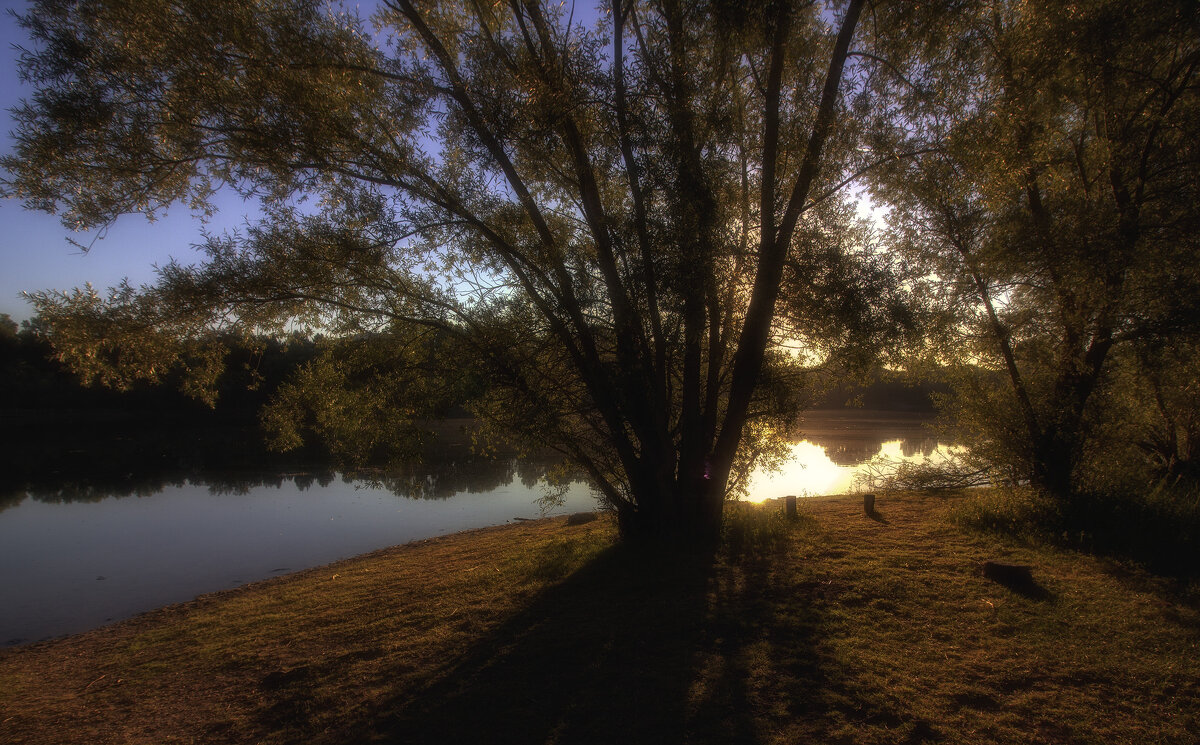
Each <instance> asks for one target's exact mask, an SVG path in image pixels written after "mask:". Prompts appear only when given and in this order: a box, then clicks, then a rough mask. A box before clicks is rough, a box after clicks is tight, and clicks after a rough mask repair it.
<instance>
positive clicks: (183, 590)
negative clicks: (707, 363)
mask: <svg viewBox="0 0 1200 745" xmlns="http://www.w3.org/2000/svg"><path fill="white" fill-rule="evenodd" d="M925 422H926V420H925V419H923V418H921V417H918V416H905V415H896V414H892V413H880V412H863V411H849V412H821V413H814V414H812V415H810V416H809V417H807V418H806V420H805V422H804V423H803V425H802V426H801V427H800V430H799V432H800V436H799V439H798V441H797V442H796V443H794V444H793V445H792V451H793V454H794V455H795V459H794V460H793V461H792V462H790V463H788V464H787V465H786V466H785V467H784V468H783V470H782V471H780V472H776V473H756V474H755V476H754V478H753V480H752V482H751V483H752V486H751V498H752V499H755V500H762V499H769V498H774V497H781V496H785V495H787V494H796V495H799V496H806V495H817V494H836V493H842V492H845V491H847V490H848V489H850V488H851V486H852V484H853V480H854V478H855V477H856V475H858V474H860V473H862V471H863V468H864V464H866V463H867V462H869V461H870V459H871V458H872V457H874V456H876V455H881V454H882V455H890V456H894V457H897V458H910V459H912V458H917V459H919V458H923V457H927V456H930V455H932V454H934V453H936V452H938V449H939V447H941V448H943V449H944V447H945V446H944V444H942V443H939V442H938V441H937V440H936V439H934V438H933V437H932V436H931V435H930V434H929V432H928V431H927V430H926V429H925V428H924V424H925ZM551 465H552V464H551V463H550V462H549V461H546V460H536V459H529V460H515V459H509V460H500V461H495V460H479V459H470V458H457V459H441V460H437V459H434V460H431V461H430V462H429V463H427V464H426V465H424V466H421V467H414V468H413V469H410V470H409V471H408V472H407V473H405V474H391V475H387V476H382V475H365V476H364V475H361V474H360V475H353V476H352V475H344V474H340V473H335V472H331V471H303V472H292V473H267V474H263V473H247V472H237V473H212V474H201V475H197V474H190V475H188V476H187V477H186V478H180V479H171V478H169V477H166V478H164V477H161V476H160V477H158V478H156V479H150V480H140V481H139V480H136V479H134V478H132V477H130V478H129V479H128V480H127V481H126V482H125V483H108V484H106V485H103V486H101V485H98V484H80V483H69V484H54V485H51V486H44V487H36V488H28V489H23V490H22V491H20V492H19V493H14V494H8V495H0V592H2V593H3V598H4V602H3V604H0V646H12V645H16V644H24V643H28V642H32V641H37V640H41V639H46V638H50V637H55V636H60V635H63V634H70V633H76V632H79V631H84V630H87V629H90V628H94V627H97V626H101V625H103V624H106V623H109V622H112V621H116V620H119V619H122V618H128V617H130V616H133V615H136V614H137V613H141V612H144V611H147V610H151V609H153V608H157V607H160V606H163V605H167V604H171V603H177V602H181V601H186V600H189V599H191V598H194V597H196V596H197V595H200V594H203V593H208V592H214V591H218V590H224V589H229V588H232V587H237V586H239V585H242V584H245V583H247V582H253V581H256V580H261V579H266V578H268V577H272V576H278V575H280V574H284V573H287V572H294V571H299V570H301V569H305V568H308V567H313V566H319V565H322V564H327V563H329V562H332V561H336V560H338V559H340V558H345V557H350V556H354V555H357V554H361V553H365V552H368V551H372V550H375V549H378V548H383V547H386V546H391V545H395V544H398V543H406V542H408V541H413V540H418V539H422V538H429V537H432V536H437V535H442V534H446V533H452V532H456V531H460V530H466V529H470V528H477V527H484V526H488V525H498V524H503V523H505V522H509V521H512V520H514V519H518V518H535V517H539V516H541V515H542V514H543V508H542V505H541V504H540V503H539V500H540V499H541V498H542V497H543V496H545V494H546V493H547V491H548V489H549V488H548V486H547V484H546V482H545V479H544V475H545V473H546V470H547V468H549V467H550V466H551ZM595 508H596V502H595V499H594V497H593V496H592V494H591V490H590V489H589V488H588V486H587V485H586V484H585V483H582V482H575V483H572V484H570V485H569V487H568V488H567V489H566V491H565V493H563V494H562V495H561V504H558V505H556V506H553V507H551V508H550V509H548V510H546V511H545V514H548V515H555V514H564V513H571V512H578V511H583V510H591V509H595Z"/></svg>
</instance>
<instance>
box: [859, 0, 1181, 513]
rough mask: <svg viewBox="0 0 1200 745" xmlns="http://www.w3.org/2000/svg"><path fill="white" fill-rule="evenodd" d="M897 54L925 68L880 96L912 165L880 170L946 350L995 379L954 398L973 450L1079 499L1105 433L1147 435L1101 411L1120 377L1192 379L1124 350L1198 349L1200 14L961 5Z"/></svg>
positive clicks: (1146, 7)
mask: <svg viewBox="0 0 1200 745" xmlns="http://www.w3.org/2000/svg"><path fill="white" fill-rule="evenodd" d="M907 43H909V44H915V45H917V46H919V47H921V49H920V52H919V53H918V56H919V57H921V58H922V59H924V60H925V65H924V67H923V68H921V69H920V70H918V71H916V74H914V75H913V76H912V77H911V78H909V79H907V80H905V81H904V82H903V83H901V84H897V85H896V86H895V87H894V88H893V90H892V93H893V94H894V97H893V98H892V101H893V102H894V105H895V106H896V107H897V109H898V110H901V111H903V120H904V121H905V122H906V127H905V128H904V129H903V130H900V129H897V130H895V131H896V132H898V133H899V134H898V136H897V138H896V140H897V142H898V143H900V144H898V145H897V146H898V147H901V148H903V149H904V150H906V151H914V150H921V151H922V154H921V155H920V156H919V157H914V158H910V159H906V160H904V161H893V162H892V163H890V164H889V166H890V167H889V168H887V169H880V170H878V171H876V172H875V173H876V174H877V175H879V176H881V177H882V178H880V179H879V180H878V182H877V183H878V187H879V188H878V194H879V196H880V197H881V198H883V199H886V200H887V201H888V202H889V203H890V204H891V205H892V206H893V210H892V212H891V216H890V217H891V222H892V225H893V226H894V228H895V232H894V234H893V237H894V240H893V243H892V245H893V246H894V247H896V248H897V249H899V250H900V251H901V252H903V253H904V254H905V255H907V256H908V257H910V258H912V259H915V260H916V261H918V262H919V263H920V264H921V265H922V266H923V267H924V268H925V271H926V272H927V273H928V277H929V280H928V281H927V282H926V283H925V286H926V287H927V288H929V289H930V290H931V291H932V293H931V294H932V295H934V296H935V297H937V298H938V299H939V300H940V302H941V303H942V305H943V307H944V308H945V309H946V311H947V325H946V326H945V328H946V330H947V333H946V335H945V337H944V338H943V341H944V342H948V343H946V344H944V345H943V346H942V347H941V349H940V350H938V351H939V352H940V353H941V354H942V355H943V356H944V357H945V358H949V359H952V360H957V361H959V362H961V363H968V364H979V363H983V364H985V365H987V366H991V367H992V368H993V369H998V370H1002V371H1003V372H1004V376H1005V377H1006V379H1007V386H1006V388H1005V389H997V388H995V387H994V386H992V385H991V384H990V383H991V381H994V380H995V378H991V377H988V376H986V375H983V376H980V375H971V376H970V377H969V378H968V379H967V380H965V381H964V384H963V386H962V387H961V390H960V391H959V395H958V396H956V397H954V398H953V399H952V409H953V412H954V414H955V415H956V417H957V421H958V424H959V426H960V429H961V430H962V431H963V432H965V433H967V434H968V436H969V438H970V443H971V445H972V448H973V450H974V451H975V452H976V454H977V455H980V456H984V457H987V458H989V459H991V460H992V462H993V463H995V464H997V465H1000V466H1003V467H1005V469H1006V470H1008V471H1009V472H1010V473H1012V474H1013V475H1014V477H1016V478H1020V479H1029V480H1031V481H1032V482H1033V483H1034V484H1036V485H1038V486H1040V487H1042V488H1044V489H1046V490H1047V491H1049V492H1051V493H1053V494H1055V495H1056V496H1059V497H1069V496H1072V495H1073V494H1074V493H1075V492H1077V491H1079V489H1080V486H1081V483H1082V479H1083V478H1084V474H1083V471H1082V470H1081V469H1085V470H1086V466H1087V465H1088V464H1092V465H1095V464H1096V463H1097V462H1098V461H1102V460H1104V459H1111V458H1112V454H1111V453H1109V452H1107V451H1104V450H1102V449H1101V448H1100V444H1101V443H1102V441H1103V440H1104V439H1105V438H1106V437H1108V436H1109V434H1111V431H1112V430H1114V429H1118V428H1121V427H1123V428H1124V429H1125V430H1126V432H1125V437H1124V439H1125V441H1126V442H1133V441H1135V440H1136V439H1138V438H1139V437H1142V436H1144V435H1143V434H1142V433H1143V432H1144V430H1138V429H1137V428H1136V427H1134V426H1133V425H1134V424H1135V422H1134V420H1131V419H1128V418H1126V419H1123V420H1121V422H1120V423H1115V422H1114V421H1113V417H1115V416H1119V413H1118V412H1120V411H1121V410H1122V408H1125V409H1128V406H1123V405H1118V403H1117V402H1115V401H1114V400H1113V399H1112V396H1113V393H1114V391H1113V389H1112V383H1113V377H1114V371H1115V370H1116V369H1117V367H1118V366H1119V365H1120V364H1134V365H1135V366H1136V365H1137V363H1138V361H1139V360H1140V361H1141V362H1144V363H1146V364H1149V365H1151V366H1152V367H1154V368H1156V370H1149V369H1147V368H1145V367H1142V368H1141V369H1140V370H1139V371H1137V372H1135V374H1141V375H1148V376H1149V378H1150V379H1151V380H1152V381H1155V380H1158V381H1160V382H1161V379H1162V377H1163V376H1168V377H1171V376H1174V378H1175V379H1174V380H1173V381H1171V382H1169V383H1167V387H1168V388H1170V387H1175V388H1178V387H1180V386H1181V385H1186V384H1188V382H1189V380H1188V376H1189V375H1191V374H1192V373H1190V372H1185V371H1186V370H1187V369H1188V368H1187V365H1167V364H1162V365H1158V364H1157V363H1155V362H1153V361H1152V360H1153V359H1159V358H1155V357H1153V356H1147V355H1142V356H1140V357H1138V356H1137V355H1135V354H1133V347H1134V346H1144V345H1146V344H1149V345H1150V346H1152V347H1155V348H1161V347H1177V346H1179V345H1182V346H1183V347H1186V348H1190V349H1192V350H1194V349H1195V344H1196V339H1197V332H1200V325H1198V323H1197V319H1198V318H1200V316H1198V315H1197V314H1196V312H1195V310H1196V303H1197V299H1198V298H1200V275H1198V274H1197V272H1196V266H1197V259H1198V257H1200V251H1198V249H1200V245H1198V243H1197V235H1198V232H1197V231H1198V229H1200V219H1198V218H1200V213H1198V211H1197V209H1196V205H1197V204H1198V203H1200V186H1198V185H1200V145H1198V143H1200V85H1198V84H1200V14H1198V12H1197V6H1196V5H1195V3H1190V2H1123V1H1122V2H1114V1H1112V0H1090V1H1088V2H1080V3H1059V2H1040V1H1039V2H990V3H967V4H963V5H962V6H960V8H959V9H958V11H957V12H956V13H955V14H954V15H953V18H952V19H948V25H947V27H946V29H945V32H944V33H939V34H928V35H924V36H919V37H917V38H913V39H909V40H907ZM881 81H882V79H881ZM882 82H888V83H892V82H895V79H894V78H893V79H889V80H887V81H882ZM1123 349H1124V350H1126V351H1125V353H1123V354H1118V353H1119V352H1121V350H1123ZM1189 355H1191V356H1193V357H1194V352H1187V353H1183V354H1182V358H1187V357H1188V356H1189ZM1180 358H1181V356H1180V354H1176V355H1175V357H1173V359H1180ZM1161 359H1165V358H1161ZM1122 360H1124V362H1122ZM1193 369H1194V368H1193ZM1179 375H1183V376H1184V377H1182V378H1180V377H1178V376H1179ZM1190 382H1191V385H1193V386H1194V377H1193V378H1191V380H1190ZM1126 390H1127V391H1129V390H1132V389H1131V388H1127V389H1126ZM1159 390H1160V391H1161V390H1163V388H1161V387H1160V388H1159ZM1154 400H1155V399H1154V398H1153V397H1143V398H1142V399H1141V402H1142V403H1141V404H1140V405H1141V406H1143V407H1145V408H1151V407H1154V406H1155V404H1154ZM1158 400H1159V401H1163V400H1164V399H1163V397H1162V396H1161V395H1160V396H1159V397H1158ZM1164 423H1165V424H1167V425H1169V428H1170V429H1172V430H1178V427H1177V426H1176V424H1177V423H1174V422H1171V421H1170V417H1169V416H1168V417H1167V419H1166V420H1164ZM1161 435H1162V436H1163V437H1164V438H1166V439H1165V440H1162V441H1161V442H1160V445H1161V446H1162V447H1163V448H1167V449H1174V448H1175V445H1172V444H1170V442H1171V439H1170V438H1171V437H1174V435H1168V433H1167V432H1166V431H1164V432H1162V433H1161ZM1177 456H1178V453H1176V454H1175V457H1177ZM1164 457H1168V456H1165V455H1164Z"/></svg>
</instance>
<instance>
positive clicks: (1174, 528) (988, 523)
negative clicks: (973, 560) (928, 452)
mask: <svg viewBox="0 0 1200 745" xmlns="http://www.w3.org/2000/svg"><path fill="white" fill-rule="evenodd" d="M957 519H958V520H959V522H960V523H961V524H963V525H965V526H967V527H970V528H973V529H977V530H983V531H987V532H993V533H1001V534H1004V535H1010V536H1014V537H1017V538H1021V539H1023V540H1031V541H1035V542H1048V543H1054V544H1057V545H1061V546H1066V547H1070V548H1075V549H1079V550H1083V551H1087V552H1090V553H1095V554H1099V555H1104V556H1113V557H1117V558H1123V559H1129V560H1132V561H1135V562H1137V563H1139V564H1143V565H1145V566H1146V567H1147V568H1148V569H1151V570H1153V571H1155V572H1157V573H1160V574H1165V575H1170V576H1179V577H1185V576H1186V577H1200V550H1198V549H1200V490H1197V489H1195V488H1183V487H1172V486H1167V485H1160V486H1159V487H1157V488H1155V489H1152V490H1150V491H1148V492H1128V491H1126V492H1115V491H1113V492H1091V493H1086V494H1080V495H1077V496H1075V497H1073V498H1071V499H1069V500H1064V501H1056V500H1053V499H1051V498H1049V497H1048V496H1046V495H1045V494H1042V493H1040V492H1037V491H1034V490H1031V489H1000V488H997V489H989V490H987V491H985V492H983V493H981V494H980V495H978V496H977V497H975V498H974V499H972V500H970V501H969V502H967V503H966V504H964V505H963V506H962V507H961V508H960V509H959V510H958V511H957Z"/></svg>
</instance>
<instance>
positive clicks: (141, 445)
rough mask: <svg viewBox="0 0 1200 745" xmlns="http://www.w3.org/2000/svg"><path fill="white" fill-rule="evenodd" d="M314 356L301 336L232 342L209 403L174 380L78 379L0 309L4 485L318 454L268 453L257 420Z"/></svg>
mask: <svg viewBox="0 0 1200 745" xmlns="http://www.w3.org/2000/svg"><path fill="white" fill-rule="evenodd" d="M314 354H315V343H314V342H313V341H312V340H310V339H305V338H303V337H295V338H291V339H288V340H286V341H285V342H280V341H274V340H259V341H257V342H256V343H255V344H254V345H253V346H251V345H240V346H237V347H235V348H234V350H233V352H232V355H233V357H234V359H233V360H231V364H229V365H228V367H227V370H226V372H225V374H224V376H223V377H222V380H221V383H220V394H221V395H220V397H219V398H218V400H217V403H216V405H215V406H214V407H209V406H207V405H205V404H204V403H202V402H200V401H197V400H195V399H193V398H190V397H188V396H186V395H184V394H183V393H181V392H180V391H179V388H178V386H176V385H172V384H171V383H172V382H173V381H167V382H166V383H165V384H163V385H148V384H138V385H134V386H133V387H132V388H131V389H130V390H125V391H118V390H112V389H108V388H104V387H100V386H94V387H89V386H85V385H82V384H81V383H80V381H79V379H78V378H77V377H76V376H75V375H74V374H72V373H71V372H69V371H68V370H66V369H65V368H64V367H63V366H62V365H61V364H59V363H58V362H57V361H56V360H55V359H54V358H53V353H52V350H51V348H50V345H49V344H48V343H47V342H46V341H45V340H44V339H43V338H42V337H41V336H40V335H38V334H37V333H36V331H35V330H34V329H33V328H30V326H29V324H26V325H25V327H24V328H22V329H21V330H20V331H18V330H17V328H16V326H15V324H13V323H12V322H11V321H9V320H8V319H7V318H3V317H0V427H2V428H3V432H4V443H5V444H4V446H3V448H2V450H0V464H2V468H0V492H11V491H14V490H19V489H23V488H24V485H32V484H65V483H69V482H71V481H72V480H75V479H83V480H89V481H90V480H98V481H104V482H110V483H111V482H117V481H121V480H122V479H126V478H131V477H132V476H134V475H136V476H137V477H139V478H143V477H146V476H147V475H153V474H156V473H166V472H169V473H172V474H180V473H189V472H204V471H214V470H224V469H240V468H261V467H263V466H272V465H278V466H288V465H293V464H297V463H314V462H316V463H319V462H322V461H323V460H326V458H325V454H324V453H322V452H321V451H320V449H319V448H315V447H310V448H306V449H304V450H302V451H299V452H292V453H287V454H280V453H272V452H270V451H269V450H268V449H267V448H266V445H265V441H264V438H263V436H262V434H261V432H260V429H259V425H258V412H259V410H260V409H261V408H262V406H263V405H264V404H265V403H266V402H267V401H268V400H269V398H270V396H271V394H272V392H273V391H274V390H275V388H276V387H277V386H278V385H279V383H280V382H281V381H283V380H285V379H286V378H287V376H288V375H289V374H290V373H291V372H292V371H294V370H295V369H296V368H297V367H298V366H300V365H302V364H304V362H306V361H307V360H309V359H311V358H312V357H313V355H314Z"/></svg>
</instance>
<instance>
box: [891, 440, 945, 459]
mask: <svg viewBox="0 0 1200 745" xmlns="http://www.w3.org/2000/svg"><path fill="white" fill-rule="evenodd" d="M939 444H940V443H939V442H938V440H937V438H935V437H914V438H912V439H905V440H901V441H900V453H901V454H902V455H903V456H904V457H905V458H912V457H913V456H916V455H923V456H925V457H926V458H928V457H929V456H931V455H933V451H934V450H937V448H938V445H939Z"/></svg>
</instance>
